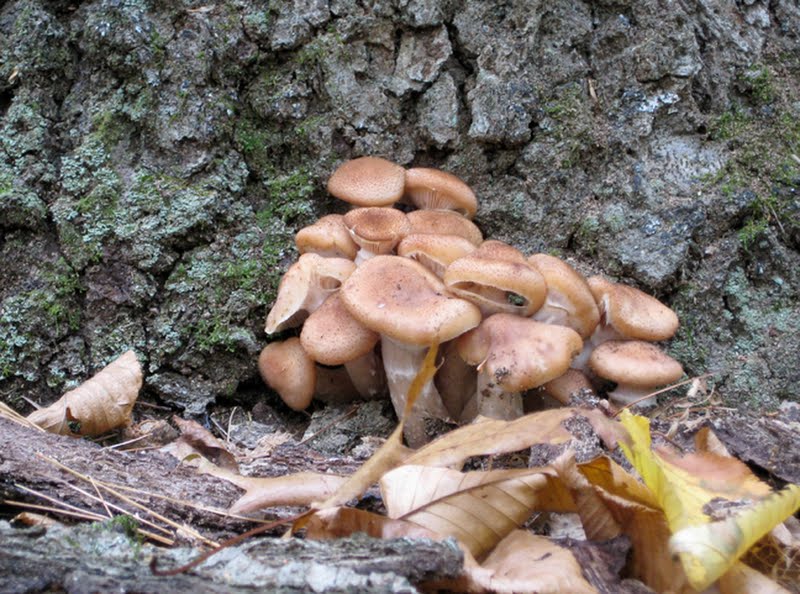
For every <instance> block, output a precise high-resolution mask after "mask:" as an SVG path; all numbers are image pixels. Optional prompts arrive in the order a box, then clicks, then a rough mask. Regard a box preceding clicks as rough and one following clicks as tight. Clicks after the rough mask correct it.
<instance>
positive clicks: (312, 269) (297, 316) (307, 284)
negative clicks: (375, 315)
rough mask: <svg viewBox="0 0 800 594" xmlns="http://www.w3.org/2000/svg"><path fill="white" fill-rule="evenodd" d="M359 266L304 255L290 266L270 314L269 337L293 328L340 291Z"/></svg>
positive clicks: (267, 328) (267, 325) (337, 260)
mask: <svg viewBox="0 0 800 594" xmlns="http://www.w3.org/2000/svg"><path fill="white" fill-rule="evenodd" d="M355 268H356V265H355V264H354V263H353V261H352V260H347V259H345V258H323V257H322V256H320V255H318V254H303V255H302V256H300V258H299V259H298V260H297V262H295V263H294V264H292V265H291V266H290V267H289V270H287V271H286V274H284V275H283V278H282V279H281V282H280V285H278V296H277V298H276V299H275V304H274V305H273V306H272V309H271V310H270V312H269V314H268V315H267V323H266V326H265V328H264V330H265V331H266V333H267V334H273V333H275V332H280V331H281V330H285V329H287V328H294V327H295V326H299V325H300V324H302V323H303V321H304V320H305V319H306V318H307V317H308V315H309V314H310V313H311V312H312V311H314V310H315V309H317V308H318V307H319V306H320V305H322V303H323V301H325V299H327V297H328V296H329V295H330V294H331V293H333V292H334V291H337V290H338V289H339V287H340V286H341V285H342V283H343V282H344V281H345V279H346V278H347V277H348V276H350V273H352V272H353V270H355Z"/></svg>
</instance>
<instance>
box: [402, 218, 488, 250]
mask: <svg viewBox="0 0 800 594" xmlns="http://www.w3.org/2000/svg"><path fill="white" fill-rule="evenodd" d="M406 216H407V217H408V222H409V223H411V231H410V232H411V233H435V234H438V235H460V236H461V237H463V238H464V239H466V240H468V241H469V242H470V243H472V244H474V245H480V244H481V243H482V242H483V233H481V230H480V229H478V227H477V226H476V225H475V223H473V222H472V221H470V220H469V219H465V218H464V217H462V216H461V215H460V214H458V213H455V212H453V211H451V210H412V211H411V212H410V213H408V214H407V215H406Z"/></svg>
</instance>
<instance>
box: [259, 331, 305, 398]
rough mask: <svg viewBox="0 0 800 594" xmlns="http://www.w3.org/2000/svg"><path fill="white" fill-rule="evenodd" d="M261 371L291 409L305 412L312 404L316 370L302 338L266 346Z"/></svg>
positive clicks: (262, 354)
mask: <svg viewBox="0 0 800 594" xmlns="http://www.w3.org/2000/svg"><path fill="white" fill-rule="evenodd" d="M258 370H259V372H260V373H261V377H262V378H263V379H264V381H265V382H266V383H267V385H269V386H270V387H271V388H272V389H273V390H275V391H276V392H277V393H278V394H279V395H280V397H281V399H283V401H284V402H285V403H286V405H287V406H288V407H289V408H292V409H294V410H303V409H305V408H306V407H308V405H309V404H311V399H312V398H313V397H314V387H315V385H316V378H317V376H316V368H315V366H314V361H313V360H312V359H311V357H309V356H308V355H307V354H306V352H305V351H304V350H303V347H302V346H301V345H300V339H299V338H297V337H292V338H290V339H288V340H284V341H282V342H271V343H269V344H268V345H267V346H265V347H264V349H263V350H262V351H261V354H260V355H259V356H258Z"/></svg>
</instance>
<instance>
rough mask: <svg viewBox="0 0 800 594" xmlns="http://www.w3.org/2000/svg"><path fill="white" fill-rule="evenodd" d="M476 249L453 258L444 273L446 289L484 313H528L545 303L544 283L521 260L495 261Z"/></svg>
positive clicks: (545, 287) (538, 275) (545, 286)
mask: <svg viewBox="0 0 800 594" xmlns="http://www.w3.org/2000/svg"><path fill="white" fill-rule="evenodd" d="M479 250H480V248H478V251H475V252H473V253H471V254H469V255H466V256H464V257H463V258H459V259H458V260H455V261H454V262H453V263H452V264H450V266H448V267H447V270H445V273H444V283H445V285H447V288H448V289H449V290H450V291H452V292H453V293H454V294H456V295H457V296H459V297H461V298H462V299H466V300H468V301H471V302H472V303H475V304H476V305H478V306H479V307H480V308H481V310H482V311H483V312H484V314H485V315H491V314H493V313H501V312H502V313H512V314H517V315H520V316H530V315H532V314H533V313H534V312H535V311H536V310H538V309H539V308H540V307H541V306H542V304H543V303H544V299H545V295H546V294H547V285H546V284H545V281H544V278H543V277H542V275H541V274H539V272H537V271H536V269H535V268H533V267H532V266H530V265H529V264H528V263H527V262H525V260H524V259H523V260H522V261H521V262H512V261H509V260H496V259H493V258H488V257H484V256H481V255H480V254H479Z"/></svg>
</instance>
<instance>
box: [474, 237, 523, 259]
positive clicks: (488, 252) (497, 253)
mask: <svg viewBox="0 0 800 594" xmlns="http://www.w3.org/2000/svg"><path fill="white" fill-rule="evenodd" d="M476 253H477V254H478V255H479V256H484V257H486V258H492V259H493V260H504V261H506V262H521V263H523V264H527V263H528V261H527V260H526V259H525V254H523V253H522V252H521V251H519V250H518V249H517V248H515V247H514V246H512V245H508V244H507V243H506V242H504V241H500V240H498V239H487V240H486V241H484V242H483V243H482V244H480V245H479V246H478V250H477V252H476Z"/></svg>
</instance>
